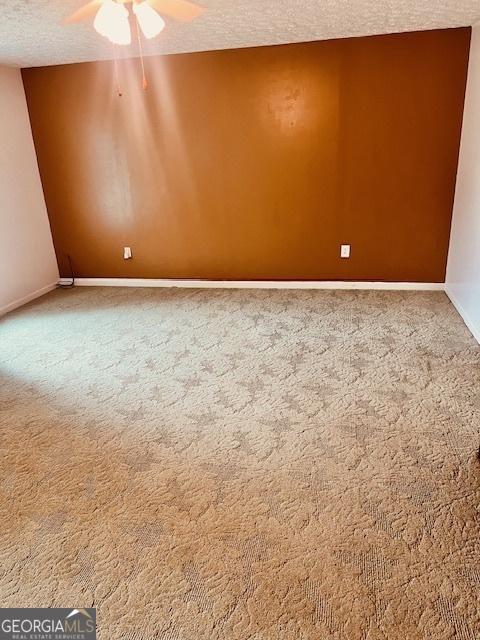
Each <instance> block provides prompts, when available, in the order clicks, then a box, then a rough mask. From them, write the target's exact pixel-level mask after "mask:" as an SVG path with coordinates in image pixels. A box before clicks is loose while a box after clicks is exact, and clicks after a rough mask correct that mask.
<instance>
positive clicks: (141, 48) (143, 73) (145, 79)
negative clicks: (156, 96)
mask: <svg viewBox="0 0 480 640" xmlns="http://www.w3.org/2000/svg"><path fill="white" fill-rule="evenodd" d="M135 27H136V30H137V40H138V50H139V52H140V62H141V65H142V86H143V90H144V91H146V90H147V89H148V82H147V76H146V75H145V62H144V59H143V43H142V36H141V35H140V26H139V24H138V18H137V16H136V14H135Z"/></svg>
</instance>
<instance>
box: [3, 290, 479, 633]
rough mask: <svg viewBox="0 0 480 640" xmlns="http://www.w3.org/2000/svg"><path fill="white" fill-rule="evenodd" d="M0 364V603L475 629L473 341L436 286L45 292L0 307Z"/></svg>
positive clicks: (209, 629)
mask: <svg viewBox="0 0 480 640" xmlns="http://www.w3.org/2000/svg"><path fill="white" fill-rule="evenodd" d="M0 382H1V390H0V399H1V413H0V426H1V429H0V509H1V514H0V552H1V556H0V606H3V607H7V606H16V607H33V606H64V607H73V606H75V607H84V606H96V607H97V618H98V624H99V638H100V639H101V640H120V639H122V640H153V639H161V640H219V639H225V640H247V639H252V640H294V639H295V640H297V639H298V640H330V639H342V640H357V639H358V640H360V639H368V640H397V639H398V640H417V639H420V638H422V639H423V638H427V639H431V640H447V639H455V640H476V639H478V638H480V614H479V593H480V568H479V566H480V565H479V559H480V535H479V534H480V526H479V520H478V515H479V505H480V463H479V462H478V460H477V458H476V456H475V450H476V448H477V447H478V445H479V440H480V438H479V425H480V348H479V347H478V345H477V344H476V343H475V341H474V340H473V338H472V337H471V336H470V334H469V333H468V331H467V329H466V328H465V326H464V325H463V323H462V321H461V320H460V318H459V317H458V315H457V314H456V312H455V310H454V309H453V307H452V306H451V305H450V303H449V302H448V300H447V298H446V297H445V295H444V294H442V293H387V292H320V291H317V292H314V291H277V292H275V291H225V290H218V291H196V290H159V289H156V290H148V289H141V290H134V289H123V290H122V289H93V288H92V289H85V288H83V289H82V288H79V289H74V290H71V291H56V292H53V293H52V294H50V295H48V296H46V297H44V298H43V299H41V300H39V301H37V302H35V303H33V304H31V305H29V306H27V307H25V308H23V309H21V310H19V311H18V312H16V313H13V314H11V315H9V316H7V317H5V318H4V319H2V320H1V321H0Z"/></svg>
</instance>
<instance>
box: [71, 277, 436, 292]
mask: <svg viewBox="0 0 480 640" xmlns="http://www.w3.org/2000/svg"><path fill="white" fill-rule="evenodd" d="M70 282H71V280H70V279H68V278H62V279H61V280H60V284H69V283H70ZM75 285H76V286H78V287H155V288H156V287H163V288H171V287H179V288H184V289H365V290H368V289H377V290H381V291H444V288H445V284H444V283H443V282H347V281H343V280H334V281H319V280H315V281H309V280H295V281H294V280H279V281H276V280H155V279H141V278H76V279H75Z"/></svg>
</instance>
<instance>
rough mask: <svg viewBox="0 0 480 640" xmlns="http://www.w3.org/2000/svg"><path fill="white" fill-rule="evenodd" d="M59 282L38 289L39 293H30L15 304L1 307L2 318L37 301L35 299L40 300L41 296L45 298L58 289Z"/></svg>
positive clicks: (0, 314)
mask: <svg viewBox="0 0 480 640" xmlns="http://www.w3.org/2000/svg"><path fill="white" fill-rule="evenodd" d="M57 284H58V282H53V283H52V284H47V285H46V286H45V287H42V288H41V289H37V291H34V292H33V293H29V294H28V295H27V296H24V297H23V298H20V299H19V300H14V301H13V302H10V303H9V304H7V305H5V306H3V307H0V316H3V315H5V314H6V313H10V311H14V310H15V309H18V308H19V307H23V305H24V304H27V303H28V302H31V301H32V300H35V298H40V297H41V296H44V295H45V294H46V293H48V292H49V291H53V290H54V289H56V287H57Z"/></svg>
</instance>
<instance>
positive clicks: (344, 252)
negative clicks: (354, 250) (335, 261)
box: [340, 244, 350, 258]
mask: <svg viewBox="0 0 480 640" xmlns="http://www.w3.org/2000/svg"><path fill="white" fill-rule="evenodd" d="M340 257H341V258H350V245H349V244H342V246H341V247H340Z"/></svg>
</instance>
